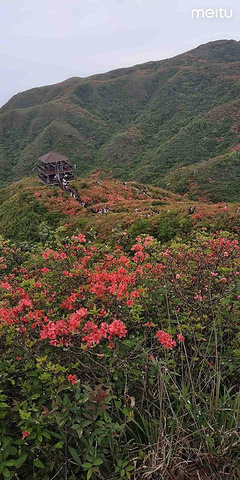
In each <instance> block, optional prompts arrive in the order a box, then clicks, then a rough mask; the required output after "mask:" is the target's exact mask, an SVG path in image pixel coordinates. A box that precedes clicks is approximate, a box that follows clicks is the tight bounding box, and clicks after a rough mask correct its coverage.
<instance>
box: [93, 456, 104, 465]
mask: <svg viewBox="0 0 240 480" xmlns="http://www.w3.org/2000/svg"><path fill="white" fill-rule="evenodd" d="M102 463H103V461H102V460H101V458H96V460H94V462H93V465H94V466H95V467H98V465H101V464H102Z"/></svg>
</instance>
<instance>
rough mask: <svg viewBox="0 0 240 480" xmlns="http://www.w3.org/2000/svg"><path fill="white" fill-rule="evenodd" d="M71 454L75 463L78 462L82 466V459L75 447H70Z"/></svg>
mask: <svg viewBox="0 0 240 480" xmlns="http://www.w3.org/2000/svg"><path fill="white" fill-rule="evenodd" d="M68 450H69V452H70V453H71V455H72V457H73V458H74V460H75V462H77V464H78V465H82V462H81V459H80V457H79V455H78V453H77V451H76V450H75V448H73V447H68Z"/></svg>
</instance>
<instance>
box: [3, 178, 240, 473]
mask: <svg viewBox="0 0 240 480" xmlns="http://www.w3.org/2000/svg"><path fill="white" fill-rule="evenodd" d="M74 185H75V187H76V188H77V189H78V192H79V195H80V198H81V200H82V202H83V203H84V204H86V205H85V206H83V205H82V204H80V203H79V202H77V201H76V200H74V199H73V198H71V197H69V195H67V194H66V193H64V192H62V191H61V190H60V189H57V188H55V187H54V188H50V189H47V188H44V187H42V186H40V185H39V184H38V183H36V181H35V180H34V179H33V180H31V181H29V180H27V181H25V180H22V181H21V182H18V183H16V184H12V185H11V186H10V187H5V188H4V189H3V190H1V191H0V203H1V214H0V232H1V235H2V236H1V243H0V272H1V277H0V292H1V301H0V352H1V357H0V365H1V369H0V372H1V373H0V417H1V423H0V441H1V449H0V478H3V479H15V478H16V479H18V480H31V479H36V480H40V479H41V480H53V479H59V480H60V479H64V480H77V479H82V480H89V479H92V480H98V479H100V480H110V479H111V480H120V479H123V480H142V479H146V480H147V479H149V480H172V479H178V480H215V479H218V480H219V479H220V480H225V479H233V480H235V479H236V480H237V479H238V478H239V475H240V469H239V464H240V452H239V437H240V430H239V411H240V410H239V407H240V403H239V400H240V397H239V368H240V365H239V359H240V345H239V340H240V317H239V305H240V288H239V287H240V262H239V258H240V246H239V226H240V209H239V206H238V205H237V204H225V203H219V204H213V203H207V201H206V199H204V198H203V199H202V200H201V201H196V205H195V206H196V210H195V211H194V214H192V215H189V207H190V206H191V205H193V202H192V201H190V200H189V197H187V196H180V195H175V194H171V193H169V192H167V191H164V190H161V189H159V188H156V187H151V186H146V185H143V184H137V183H136V182H131V183H127V184H124V183H122V182H120V181H116V180H114V179H113V178H112V179H104V178H101V177H99V176H98V177H94V176H92V177H91V178H89V179H87V180H84V181H83V180H80V179H77V180H76V181H75V182H74Z"/></svg>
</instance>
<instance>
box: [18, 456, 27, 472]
mask: <svg viewBox="0 0 240 480" xmlns="http://www.w3.org/2000/svg"><path fill="white" fill-rule="evenodd" d="M26 459H27V454H26V453H24V454H23V455H21V457H19V458H18V459H17V460H15V467H16V468H20V467H21V466H22V465H23V463H24V462H25V460H26Z"/></svg>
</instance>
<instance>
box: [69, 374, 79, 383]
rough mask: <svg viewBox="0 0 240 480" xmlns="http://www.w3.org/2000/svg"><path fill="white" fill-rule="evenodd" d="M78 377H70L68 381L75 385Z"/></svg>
mask: <svg viewBox="0 0 240 480" xmlns="http://www.w3.org/2000/svg"><path fill="white" fill-rule="evenodd" d="M77 380H78V379H77V375H68V381H69V382H70V383H71V384H72V385H74V384H75V383H76V382H77Z"/></svg>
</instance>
